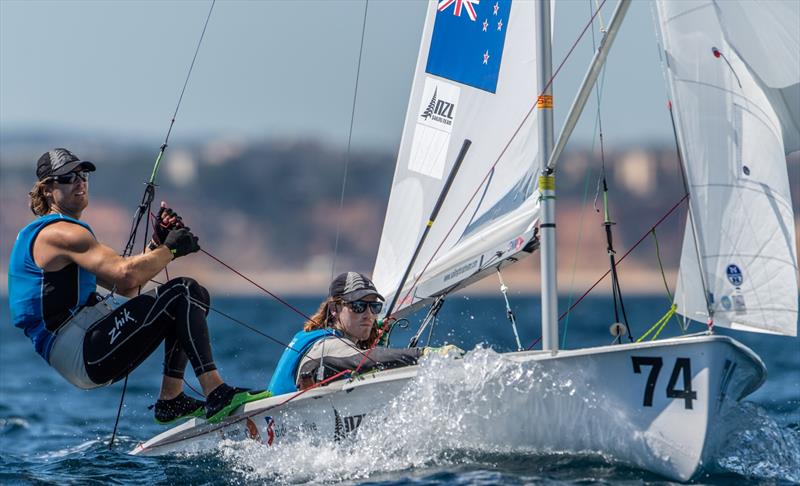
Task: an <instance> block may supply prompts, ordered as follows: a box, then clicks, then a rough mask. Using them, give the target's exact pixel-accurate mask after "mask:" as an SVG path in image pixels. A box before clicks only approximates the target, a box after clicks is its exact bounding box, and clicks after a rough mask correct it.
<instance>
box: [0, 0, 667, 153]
mask: <svg viewBox="0 0 800 486" xmlns="http://www.w3.org/2000/svg"><path fill="white" fill-rule="evenodd" d="M483 1H485V2H488V1H489V0H483ZM515 1H525V0H515ZM596 3H599V0H563V1H558V2H557V6H556V21H555V22H556V34H555V40H554V41H555V46H554V55H553V58H554V64H555V65H557V64H558V63H559V62H560V61H561V59H562V58H563V56H564V54H565V53H566V51H567V49H568V47H569V46H570V45H571V44H572V42H574V40H575V38H576V36H577V35H578V33H579V32H580V30H581V29H582V27H583V25H584V24H585V23H586V22H587V21H588V18H589V11H590V6H593V5H596ZM210 4H211V2H210V1H206V0H202V1H200V0H182V1H157V0H150V1H144V0H139V1H115V2H104V1H99V0H96V1H70V0H64V1H36V0H24V1H18V0H0V128H2V130H5V131H7V133H9V132H15V131H16V130H31V129H32V130H36V129H39V128H42V129H69V130H80V131H94V132H96V133H100V134H103V135H113V136H116V137H129V138H131V139H140V140H143V141H151V142H152V143H153V144H154V145H156V146H157V145H158V144H159V143H160V141H161V140H162V139H163V136H164V134H165V132H166V129H167V126H168V123H169V118H170V116H171V115H172V111H173V110H174V108H175V104H176V102H177V100H178V95H179V93H180V89H181V86H182V85H183V80H184V77H185V75H186V71H187V69H188V67H189V63H190V61H191V58H192V54H193V52H194V47H195V44H196V42H197V39H198V37H199V34H200V31H201V29H202V26H203V22H204V20H205V17H206V14H207V12H208V9H209V6H210ZM364 5H365V2H364V0H294V1H291V0H264V1H249V2H245V1H225V0H218V1H217V4H216V6H215V8H214V12H213V14H212V17H211V21H210V24H209V27H208V31H207V33H206V38H205V40H204V43H203V47H202V48H201V51H200V54H199V57H198V60H197V64H196V65H195V69H194V73H193V75H192V78H191V80H190V82H189V87H188V90H187V93H186V95H185V97H184V100H183V105H182V107H181V111H180V113H179V115H178V120H177V122H176V126H175V129H174V131H173V134H172V139H173V140H176V139H180V137H184V139H189V138H193V137H194V138H196V137H200V136H202V137H218V136H239V135H243V136H248V137H284V136H320V137H323V138H325V139H327V140H328V141H330V142H333V143H338V144H342V145H343V144H345V143H346V140H347V133H348V127H349V123H350V113H351V103H352V96H353V89H354V85H355V80H356V66H357V61H358V53H359V43H360V39H361V26H362V19H363V14H364ZM615 5H616V2H615V1H613V0H608V3H607V5H606V6H605V8H604V9H603V12H604V13H603V20H604V21H605V23H606V24H607V23H608V21H609V19H610V16H611V10H612V8H613V7H614V6H615ZM425 8H426V2H425V1H424V0H370V1H369V8H368V16H367V26H366V32H365V44H364V54H363V60H362V67H361V76H360V82H359V89H358V101H357V104H356V111H355V122H354V129H353V138H354V142H355V143H356V144H357V145H365V144H367V145H371V146H374V147H381V148H388V147H396V146H397V144H398V143H399V140H400V130H401V129H402V122H403V118H404V116H405V109H406V103H407V100H408V95H409V92H410V87H411V74H412V71H413V67H414V64H415V62H416V57H417V53H418V49H419V38H420V34H421V31H422V22H423V18H424V12H425ZM591 55H592V47H591V36H589V35H587V36H586V38H585V40H584V41H583V42H582V43H581V44H580V45H579V47H578V49H577V51H576V54H575V56H574V57H573V58H571V60H570V61H569V62H568V64H567V66H566V67H565V68H564V70H563V71H562V72H561V74H560V75H559V77H558V78H557V79H556V83H555V96H556V125H557V128H560V126H561V121H562V120H563V117H564V116H565V113H566V110H567V108H568V106H569V104H570V103H571V101H572V98H573V96H574V92H575V89H576V87H577V86H578V84H579V82H580V80H581V79H582V77H583V74H584V72H585V69H586V66H587V65H588V61H589V59H590V57H591ZM665 103H666V95H665V89H664V82H663V78H662V72H661V66H660V63H659V59H658V51H657V48H656V41H655V34H654V28H653V21H652V14H651V5H650V2H648V1H644V0H636V1H634V4H633V6H632V7H631V9H630V12H629V14H628V17H627V19H626V23H625V24H624V25H623V28H622V31H621V32H620V35H619V37H618V39H617V42H616V45H615V49H614V51H612V53H611V56H610V58H609V63H608V70H607V75H606V81H605V89H604V94H603V125H604V129H605V138H606V141H607V142H608V143H610V144H612V145H613V144H615V143H619V144H636V143H639V142H650V141H669V140H671V136H672V135H671V129H670V126H669V118H668V114H667V111H666V109H665ZM590 110H591V113H589V114H588V116H584V118H583V121H582V123H581V125H580V127H579V130H578V132H577V134H576V135H577V140H578V141H583V142H586V141H591V138H592V129H593V126H594V124H593V117H592V115H593V114H594V112H593V110H594V108H593V107H590Z"/></svg>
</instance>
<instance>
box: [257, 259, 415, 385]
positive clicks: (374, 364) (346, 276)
mask: <svg viewBox="0 0 800 486" xmlns="http://www.w3.org/2000/svg"><path fill="white" fill-rule="evenodd" d="M383 300H384V298H383V296H382V295H381V294H379V293H378V290H377V289H376V288H375V285H374V284H373V283H372V281H371V280H370V279H369V278H367V277H366V276H365V275H363V274H360V273H356V272H347V273H343V274H341V275H339V276H338V277H336V278H335V279H334V280H333V282H331V285H330V289H329V292H328V297H327V298H326V299H325V300H324V301H323V302H322V304H321V305H320V306H319V310H317V312H316V313H315V314H314V315H313V316H312V317H311V319H310V320H309V321H308V322H306V323H305V325H304V326H303V330H302V331H300V332H298V333H297V334H296V335H295V336H294V339H292V341H291V342H290V343H289V346H288V347H287V348H286V349H285V350H284V352H283V355H282V356H281V359H280V360H279V361H278V366H277V367H276V368H275V372H274V373H273V375H272V379H271V380H270V383H269V387H268V388H269V391H270V392H272V394H273V395H280V394H283V393H290V392H293V391H297V390H298V389H304V388H308V387H309V386H311V385H313V384H314V383H318V382H320V381H322V380H324V379H326V378H329V377H331V376H334V375H335V374H336V373H339V372H341V371H345V370H355V369H356V368H358V366H359V364H360V363H361V361H362V360H363V358H364V355H365V354H366V351H365V350H367V349H369V347H370V346H371V345H372V344H373V343H374V342H375V339H376V338H377V332H378V330H377V328H376V327H375V325H374V324H375V318H376V316H378V315H379V314H380V312H381V309H382V308H383ZM422 354H423V350H422V349H421V348H406V349H389V348H375V349H372V350H371V351H370V353H369V357H368V358H367V359H366V360H365V362H364V363H363V364H362V365H361V368H360V372H367V371H372V370H376V369H378V370H382V369H389V368H398V367H401V366H408V365H413V364H416V363H417V360H418V359H419V357H420V356H421V355H422Z"/></svg>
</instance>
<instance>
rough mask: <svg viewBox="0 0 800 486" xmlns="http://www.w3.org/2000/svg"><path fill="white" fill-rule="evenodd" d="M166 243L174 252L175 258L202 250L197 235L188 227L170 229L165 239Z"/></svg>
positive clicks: (173, 256)
mask: <svg viewBox="0 0 800 486" xmlns="http://www.w3.org/2000/svg"><path fill="white" fill-rule="evenodd" d="M164 245H165V246H166V247H167V248H169V251H171V252H172V258H173V259H175V258H178V257H182V256H184V255H188V254H189V253H194V252H196V251H198V250H200V245H198V244H197V237H196V236H195V235H194V234H192V232H191V231H189V228H186V227H183V228H176V229H173V230H170V232H169V233H167V237H166V239H165V240H164Z"/></svg>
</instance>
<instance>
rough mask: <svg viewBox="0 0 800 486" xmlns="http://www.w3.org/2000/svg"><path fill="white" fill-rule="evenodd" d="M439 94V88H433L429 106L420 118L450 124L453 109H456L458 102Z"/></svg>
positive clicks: (451, 122)
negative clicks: (445, 98)
mask: <svg viewBox="0 0 800 486" xmlns="http://www.w3.org/2000/svg"><path fill="white" fill-rule="evenodd" d="M438 95H439V88H438V87H437V88H435V89H434V90H433V96H431V101H430V102H428V106H426V107H425V110H424V111H423V112H422V114H421V115H420V118H422V119H423V120H428V121H431V120H432V121H436V122H439V123H443V124H445V125H448V126H449V125H452V124H453V111H454V110H455V107H456V104H455V103H451V102H449V101H445V100H442V99H439V96H438Z"/></svg>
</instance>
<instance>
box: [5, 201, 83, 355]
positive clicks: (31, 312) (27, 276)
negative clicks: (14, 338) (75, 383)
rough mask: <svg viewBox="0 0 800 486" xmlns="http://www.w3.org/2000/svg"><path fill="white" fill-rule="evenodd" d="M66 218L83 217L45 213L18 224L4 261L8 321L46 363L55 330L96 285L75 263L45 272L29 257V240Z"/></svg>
mask: <svg viewBox="0 0 800 486" xmlns="http://www.w3.org/2000/svg"><path fill="white" fill-rule="evenodd" d="M58 221H69V222H70V223H75V224H78V225H81V226H83V227H84V228H86V229H87V230H89V232H90V233H92V236H94V232H93V231H92V228H90V227H89V225H88V224H86V223H84V222H83V221H79V220H77V219H74V218H70V217H69V216H64V215H61V214H48V215H46V216H42V217H40V218H37V219H36V220H34V221H32V222H31V223H30V224H28V225H27V226H25V227H24V228H22V230H21V231H20V232H19V235H17V241H16V242H15V243H14V248H13V249H12V250H11V259H10V260H9V262H8V303H9V306H10V307H11V322H12V323H13V324H14V325H15V326H16V327H19V328H20V329H22V330H23V331H25V335H26V336H28V337H29V338H30V340H31V341H32V342H33V347H34V348H35V349H36V352H37V353H39V354H40V355H41V356H42V357H43V358H44V359H45V360H46V361H47V362H48V363H49V362H50V360H49V357H50V349H51V348H52V347H53V340H54V339H55V335H56V331H57V330H58V328H59V327H60V326H61V324H62V323H63V322H64V320H66V318H68V317H69V316H71V315H72V314H73V313H74V312H76V311H77V310H78V309H79V308H80V307H81V306H83V305H85V304H86V301H87V300H88V298H89V296H90V295H91V294H92V292H94V291H95V290H96V289H97V278H96V277H95V275H94V274H92V273H90V272H88V271H86V270H84V269H83V268H81V267H80V266H78V265H77V264H75V263H72V264H70V265H67V266H66V267H64V268H63V269H62V270H59V271H57V272H45V271H44V270H42V269H41V268H39V266H37V265H36V262H35V261H34V260H33V242H34V241H35V240H36V236H38V234H39V232H40V231H41V230H42V229H43V228H44V227H45V226H47V225H49V224H52V223H56V222H58Z"/></svg>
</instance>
